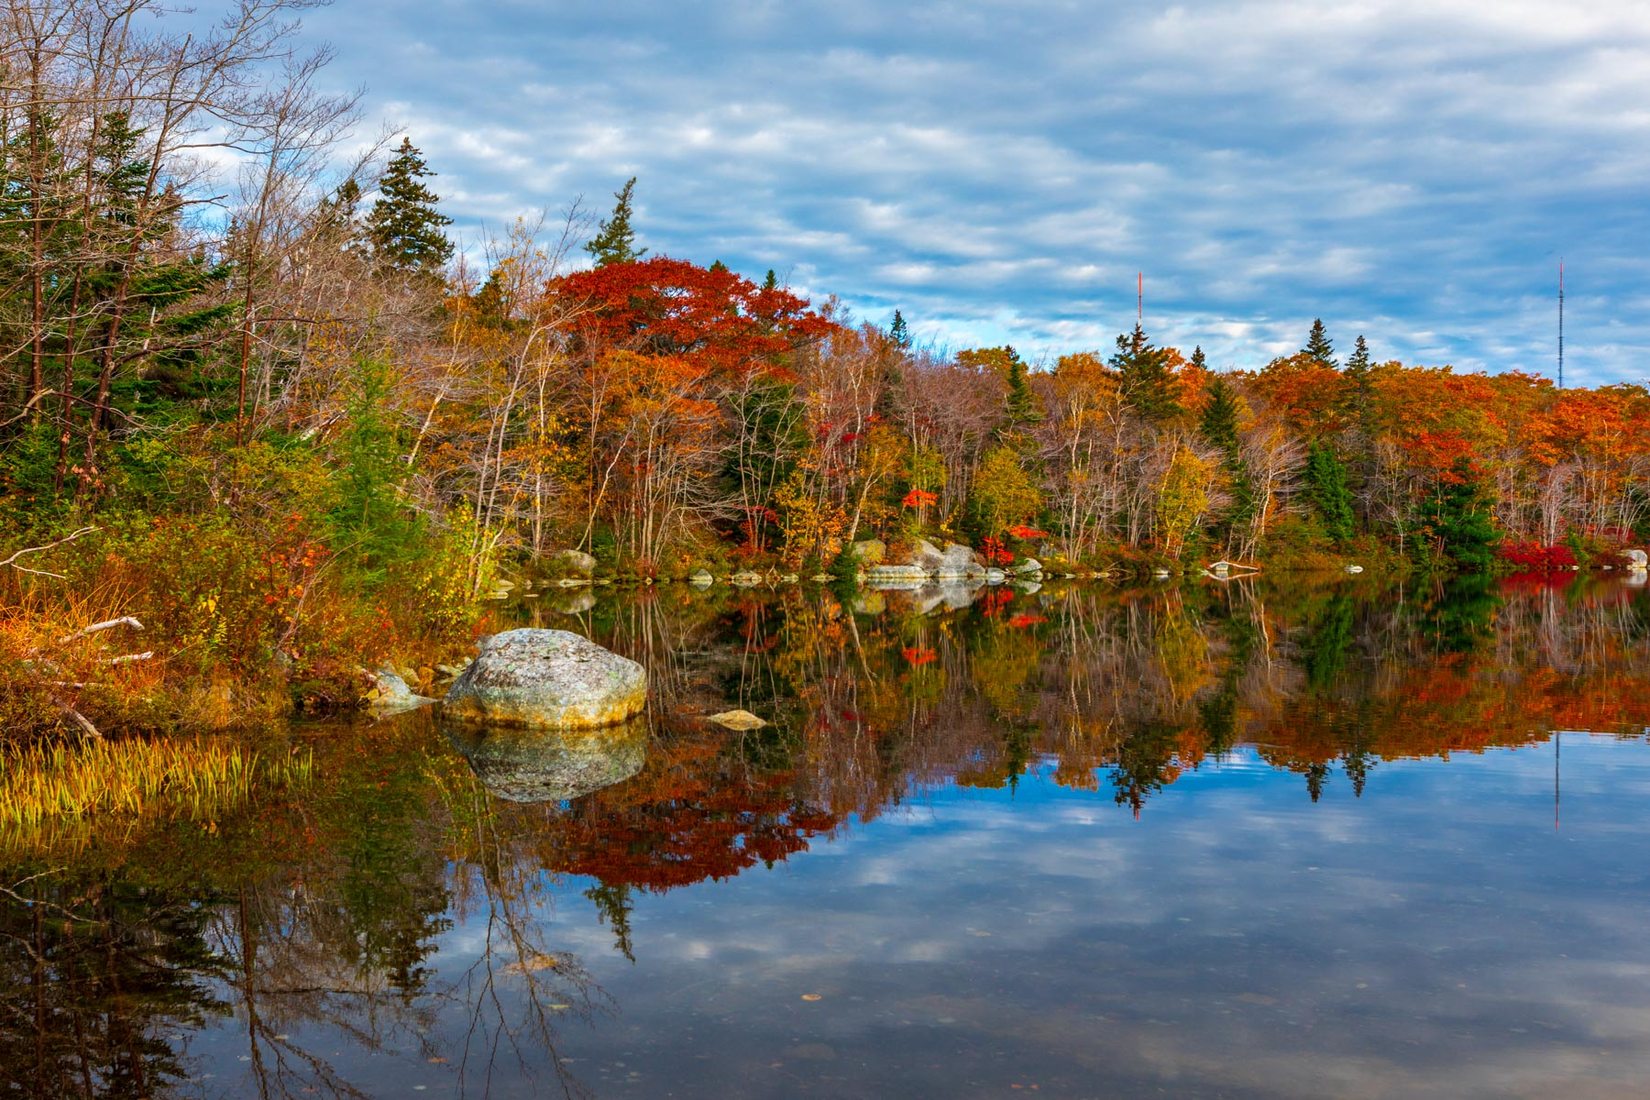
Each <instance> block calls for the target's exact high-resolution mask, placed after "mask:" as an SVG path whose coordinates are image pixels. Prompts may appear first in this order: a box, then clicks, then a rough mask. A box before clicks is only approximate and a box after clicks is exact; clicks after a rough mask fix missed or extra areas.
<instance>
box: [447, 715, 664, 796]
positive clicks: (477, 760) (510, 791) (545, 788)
mask: <svg viewBox="0 0 1650 1100" xmlns="http://www.w3.org/2000/svg"><path fill="white" fill-rule="evenodd" d="M442 731H443V732H444V733H445V734H446V735H447V739H448V740H449V741H451V742H452V744H453V747H454V748H456V749H457V750H458V752H459V754H460V755H461V756H463V757H464V759H465V760H467V761H469V763H470V768H471V769H472V770H473V771H474V772H475V773H476V778H478V779H480V780H481V785H482V786H483V787H486V788H487V790H488V792H489V793H490V794H493V795H495V796H496V797H498V798H502V799H506V800H507V801H510V802H561V801H564V800H566V799H570V798H578V797H580V796H581V795H586V794H589V793H590V792H591V791H597V790H600V789H601V788H603V787H610V786H612V785H613V784H615V783H618V782H620V781H621V780H625V779H629V778H630V777H631V776H633V775H635V774H636V773H637V772H639V771H641V770H642V764H643V762H644V760H645V758H646V755H647V723H646V722H645V721H644V720H642V719H639V718H638V719H633V720H631V721H629V722H625V723H623V724H622V725H617V726H611V727H608V728H606V729H599V730H524V729H506V728H500V727H497V726H471V725H464V724H459V723H445V724H444V725H443V729H442Z"/></svg>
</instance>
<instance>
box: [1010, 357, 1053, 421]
mask: <svg viewBox="0 0 1650 1100" xmlns="http://www.w3.org/2000/svg"><path fill="white" fill-rule="evenodd" d="M1003 350H1005V351H1006V352H1008V399H1007V406H1008V424H1009V427H1010V428H1011V429H1013V428H1018V427H1019V426H1020V425H1022V424H1034V423H1036V422H1037V421H1039V420H1041V419H1042V418H1043V414H1042V412H1040V411H1039V410H1038V408H1037V395H1036V394H1034V393H1032V392H1031V383H1030V382H1029V381H1027V379H1026V365H1025V361H1024V360H1022V359H1021V358H1020V355H1019V353H1018V352H1016V351H1015V350H1014V349H1013V348H1005V349H1003Z"/></svg>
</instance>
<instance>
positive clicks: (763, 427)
mask: <svg viewBox="0 0 1650 1100" xmlns="http://www.w3.org/2000/svg"><path fill="white" fill-rule="evenodd" d="M300 6H301V5H297V4H293V3H289V2H288V0H249V2H247V3H243V4H241V5H239V6H238V7H237V8H235V9H234V10H233V12H232V13H231V14H230V15H229V16H228V17H226V18H225V19H224V20H223V21H221V22H220V23H218V24H216V25H214V27H213V29H211V30H210V32H209V33H200V28H199V27H192V28H186V27H184V26H183V25H181V24H179V25H176V26H174V25H173V24H174V22H176V19H175V18H174V17H167V18H154V16H155V15H156V14H157V13H158V12H159V8H158V6H157V5H154V4H150V3H146V2H142V0H140V2H138V3H134V4H130V5H125V6H121V7H110V6H107V5H102V4H97V3H91V2H88V0H59V2H55V3H46V4H29V5H12V6H11V7H10V8H9V9H8V12H9V14H8V15H7V17H6V18H7V22H6V24H5V27H4V35H5V37H6V47H5V53H4V56H5V58H6V62H5V64H6V69H5V73H4V89H5V93H4V94H5V100H4V103H3V104H0V156H3V158H4V189H3V193H0V340H3V344H0V346H3V347H4V349H5V357H4V361H3V366H0V371H3V374H0V500H3V502H4V509H3V512H4V523H3V526H0V564H3V565H4V566H5V567H6V568H4V569H3V570H0V573H3V574H4V575H3V576H0V584H3V585H4V586H5V588H4V599H5V602H6V607H7V612H6V615H5V618H4V623H3V626H0V649H3V651H4V653H5V656H6V658H7V661H6V663H7V665H8V666H11V665H12V664H13V663H14V661H16V660H24V661H26V660H28V659H29V658H30V655H34V656H36V657H38V655H39V654H40V652H41V649H42V646H43V645H45V644H47V642H48V641H50V640H52V639H57V638H60V637H61V636H64V635H66V634H68V633H72V632H73V631H76V630H79V629H82V628H84V627H85V626H86V625H87V624H89V623H103V622H108V621H113V620H117V619H120V618H121V617H124V616H133V617H137V618H140V619H141V620H142V622H143V624H144V628H145V633H144V634H143V636H142V637H143V641H142V644H141V647H139V646H137V645H136V643H134V645H133V647H132V648H134V649H136V648H142V649H144V650H149V651H152V652H155V653H162V654H164V660H156V661H135V660H134V661H132V662H130V663H128V664H126V665H122V666H120V667H119V668H117V669H115V670H114V673H115V674H116V675H117V676H119V677H124V678H127V679H126V681H123V682H125V683H126V686H127V687H128V688H130V691H128V692H127V695H128V696H130V697H131V698H147V699H153V698H155V697H156V696H155V695H154V693H153V691H152V689H154V688H156V687H157V686H158V685H159V684H161V683H163V682H164V683H165V684H167V685H168V686H169V687H170V688H171V689H174V698H176V697H177V696H176V694H175V692H176V691H179V690H183V689H184V688H185V687H187V690H188V691H189V692H192V693H193V695H192V696H190V701H189V703H188V704H187V705H186V706H183V707H182V708H181V709H182V710H187V711H189V712H190V713H195V714H200V713H203V712H209V711H212V710H214V708H215V709H216V710H217V711H218V712H222V713H229V712H235V713H240V712H245V711H247V710H248V709H249V708H250V709H256V708H257V707H269V708H275V709H280V708H282V707H284V706H286V705H287V702H288V700H289V699H290V698H291V697H293V696H296V697H297V698H298V699H299V700H301V701H307V702H311V703H316V704H345V705H347V704H349V703H350V702H352V701H353V700H354V698H355V697H356V695H357V694H358V692H359V682H358V678H357V677H358V670H359V669H360V668H362V667H366V666H371V665H373V664H374V663H375V662H379V661H382V660H384V659H385V658H386V657H390V656H392V655H393V656H396V657H398V658H400V659H403V660H412V661H414V662H415V663H416V662H418V661H421V660H424V661H434V660H435V659H436V658H438V657H441V656H443V655H450V654H452V653H453V652H455V651H457V650H458V649H460V648H462V646H464V645H466V644H467V643H468V641H469V640H470V639H471V638H472V637H473V635H474V632H475V631H476V629H477V624H478V620H479V617H480V612H479V611H478V610H477V608H478V603H477V601H478V598H479V597H482V596H485V595H487V594H490V593H491V592H492V591H493V589H494V587H495V585H496V584H497V582H498V581H499V580H500V579H501V578H507V577H518V578H519V577H520V576H546V575H549V576H553V575H555V573H556V571H557V570H558V569H562V568H564V565H563V563H564V562H565V561H566V558H565V557H559V556H558V555H559V554H561V553H562V552H564V551H567V550H578V551H582V552H585V553H588V554H590V555H592V556H593V557H594V559H595V561H596V562H597V563H598V566H597V569H598V572H599V575H600V576H602V577H604V578H615V579H617V580H618V581H619V582H620V583H621V584H623V583H642V582H648V583H651V582H653V581H655V580H658V581H664V580H670V579H680V578H682V577H685V576H686V575H688V574H689V573H691V572H694V571H696V570H699V569H704V570H707V571H709V572H711V573H712V574H714V575H717V576H726V575H727V574H728V573H729V572H731V571H733V570H754V571H756V572H758V573H763V574H765V575H768V576H770V577H780V576H789V575H792V574H794V575H796V576H798V577H800V578H803V579H804V580H805V579H807V578H810V577H825V576H829V577H833V578H847V579H849V580H850V581H851V579H852V577H853V575H854V573H855V571H856V568H857V566H858V564H859V563H858V562H857V561H856V560H855V558H854V553H853V547H854V545H855V544H856V543H864V542H866V541H868V540H872V539H875V540H880V541H881V542H882V543H883V544H884V546H885V547H886V548H887V553H888V555H889V556H890V557H891V558H893V557H896V556H897V555H898V554H900V553H901V552H902V550H904V549H907V548H909V547H910V546H912V545H913V544H915V543H916V542H918V541H919V540H923V539H931V540H934V541H936V542H940V541H945V540H950V541H958V542H962V543H965V544H967V545H970V546H972V547H974V548H975V549H977V550H979V551H980V552H981V553H982V554H984V555H986V556H987V557H990V558H993V559H995V560H998V561H1001V562H1003V563H1005V564H1007V563H1010V562H1013V561H1016V560H1020V559H1023V558H1026V557H1030V556H1035V557H1036V558H1038V559H1039V561H1040V562H1041V563H1042V564H1043V565H1044V566H1045V567H1046V568H1048V569H1050V570H1053V571H1063V572H1067V573H1070V574H1073V575H1093V574H1108V575H1112V576H1127V575H1134V574H1139V575H1146V574H1149V573H1150V572H1152V571H1154V570H1168V571H1170V572H1174V573H1178V572H1181V571H1183V570H1185V569H1193V568H1197V567H1200V566H1201V565H1202V564H1204V563H1207V562H1210V561H1213V560H1215V559H1228V560H1232V561H1236V562H1242V563H1248V564H1254V565H1258V566H1260V567H1261V568H1263V569H1265V570H1268V571H1271V572H1278V573H1281V572H1285V571H1289V570H1313V569H1316V570H1338V569H1339V568H1341V567H1342V566H1343V565H1346V564H1351V563H1357V564H1361V565H1363V566H1366V567H1369V568H1372V569H1379V570H1384V571H1388V572H1396V573H1403V572H1418V573H1427V574H1432V575H1444V574H1448V573H1453V572H1484V571H1494V570H1500V571H1509V572H1511V571H1531V570H1534V571H1554V570H1569V569H1571V568H1573V567H1583V568H1587V567H1591V568H1602V567H1605V566H1616V565H1619V564H1620V563H1621V560H1622V559H1620V558H1619V554H1620V552H1621V551H1622V550H1623V548H1625V547H1628V546H1630V545H1633V544H1634V543H1636V542H1642V541H1643V540H1644V538H1645V537H1646V535H1647V533H1650V530H1647V528H1650V392H1647V391H1646V389H1645V388H1644V387H1643V386H1639V385H1617V386H1609V387H1604V388H1599V389H1592V390H1587V389H1567V390H1560V389H1558V388H1557V387H1555V386H1554V384H1553V383H1552V382H1551V381H1550V380H1548V379H1546V378H1540V377H1533V376H1530V375H1526V374H1517V373H1461V372H1457V371H1455V370H1452V369H1451V368H1450V367H1448V366H1447V365H1423V364H1406V363H1401V362H1395V361H1387V360H1383V359H1382V357H1381V355H1380V351H1379V348H1380V338H1381V334H1379V333H1370V334H1361V333H1338V332H1331V331H1329V330H1328V329H1327V328H1326V327H1325V326H1324V325H1323V324H1322V323H1317V324H1314V325H1313V326H1312V327H1311V328H1310V330H1309V331H1307V332H1303V333H1302V334H1301V336H1302V345H1303V346H1302V348H1301V350H1300V351H1299V352H1297V353H1296V354H1292V355H1286V356H1283V357H1280V358H1275V359H1273V360H1272V361H1270V362H1269V363H1267V364H1266V365H1265V366H1264V367H1262V368H1260V369H1258V370H1230V369H1222V368H1221V367H1220V366H1219V365H1218V364H1211V363H1209V362H1208V361H1207V360H1206V358H1205V356H1204V354H1203V352H1202V350H1201V349H1200V348H1197V347H1192V348H1190V349H1187V348H1177V347H1171V346H1165V345H1163V344H1161V343H1159V342H1157V341H1156V340H1154V338H1153V335H1152V333H1151V332H1150V331H1149V327H1150V326H1149V325H1146V326H1143V325H1141V324H1132V325H1131V324H1127V323H1123V324H1119V326H1118V327H1119V328H1121V329H1123V330H1124V331H1122V333H1121V335H1119V336H1118V337H1117V339H1116V342H1115V345H1114V346H1111V347H1103V348H1072V349H1070V350H1069V351H1068V352H1067V353H1065V354H1061V355H1059V356H1057V357H1051V358H1050V359H1048V360H1045V361H1037V362H1027V361H1026V360H1025V359H1024V358H1023V357H1022V356H1021V355H1020V354H1018V353H1017V352H1016V351H1015V349H1014V348H1012V347H981V348H966V349H960V350H950V349H945V348H941V347H936V346H928V345H924V344H922V343H920V342H918V341H916V340H914V339H913V336H912V332H911V327H910V326H911V323H912V322H913V321H914V320H920V319H913V318H907V317H905V316H903V315H902V313H900V312H899V311H895V312H893V313H892V314H891V316H888V317H878V318H874V319H865V318H856V317H854V316H853V315H851V313H850V312H849V311H848V310H847V309H846V308H844V307H843V306H842V305H841V304H840V303H838V302H837V301H836V300H835V299H833V298H829V297H822V296H820V295H819V294H815V295H814V296H813V297H812V299H811V300H810V299H809V298H807V297H804V296H802V295H801V294H798V293H797V292H795V291H794V290H793V289H791V288H789V287H787V286H785V285H783V283H782V282H781V281H780V280H779V279H777V278H776V276H775V273H774V272H773V271H767V272H765V273H760V272H753V273H749V275H748V276H747V275H746V274H741V273H738V272H735V271H732V270H730V269H729V268H728V267H727V266H725V265H724V264H722V263H720V262H719V261H717V260H716V258H715V257H696V258H694V259H692V260H690V259H686V258H677V257H670V256H664V255H656V254H653V253H652V252H650V251H649V250H648V249H647V248H646V247H645V245H646V242H647V236H648V234H647V226H646V225H645V224H638V220H637V218H636V212H635V209H634V205H633V203H634V199H635V195H636V192H637V190H638V189H645V187H646V181H645V180H635V179H632V180H630V181H628V182H623V181H618V182H622V187H621V188H620V189H619V190H618V191H617V192H616V194H615V195H614V202H613V205H612V207H611V209H610V210H609V209H606V203H605V201H604V202H603V203H601V204H598V205H600V206H601V207H603V209H601V210H599V211H594V212H592V213H590V214H586V213H585V212H583V211H582V210H581V209H580V208H579V207H577V206H575V207H574V209H573V212H572V213H570V214H567V215H565V216H561V217H555V218H523V219H521V220H519V221H517V222H516V223H515V224H513V225H510V226H508V227H504V228H502V229H500V230H498V231H497V232H496V233H494V234H492V235H488V236H485V237H483V238H481V239H473V240H467V241H465V242H463V244H464V247H463V248H462V250H461V249H460V248H459V247H458V245H459V242H458V241H457V240H456V239H455V237H454V236H453V235H451V234H450V225H451V223H450V220H449V218H448V216H447V215H445V214H444V213H443V212H442V206H441V199H440V176H439V165H432V164H430V163H428V162H427V160H426V159H425V157H424V155H423V154H422V153H421V151H420V150H419V148H418V147H417V146H416V145H415V144H414V143H413V141H412V140H411V139H410V138H403V137H400V136H399V135H397V137H396V138H392V139H387V140H385V141H383V142H380V143H377V144H371V143H369V146H368V147H367V148H366V150H365V152H362V153H360V154H359V155H358V156H356V157H355V159H354V160H353V161H351V156H352V151H355V150H359V149H360V148H361V145H360V135H359V134H357V133H356V132H355V129H356V122H357V116H358V114H359V111H360V103H359V99H358V97H356V96H353V95H343V96H339V95H335V94H332V93H330V92H328V91H326V90H325V89H326V88H329V87H331V86H332V83H333V81H332V74H330V73H329V72H328V70H327V64H326V63H327V60H328V57H327V53H326V51H325V50H313V49H311V47H310V46H309V45H308V44H306V43H305V42H303V41H302V39H301V37H300V35H299V31H298V28H297V26H296V24H295V23H294V22H293V19H292V16H293V14H294V13H295V11H296V9H297V8H298V7H300ZM840 289H842V290H844V291H847V290H851V289H852V288H840ZM1131 304H1132V303H1131ZM1308 308H1310V307H1308ZM1120 320H1125V319H1120ZM1127 320H1132V318H1129V319H1127ZM1366 335H1367V339H1366ZM4 555H9V557H5V556H4ZM88 659H90V658H88ZM54 660H56V661H57V662H58V667H59V670H60V671H61V673H62V675H60V676H55V677H53V679H55V680H58V681H61V682H62V683H79V682H82V681H84V680H88V679H90V677H89V676H85V675H82V673H84V672H85V669H81V670H80V671H78V672H77V671H76V670H75V667H74V665H75V661H76V660H77V658H76V656H75V653H74V652H70V651H65V652H64V653H63V654H62V655H60V656H59V657H58V658H54ZM8 675H9V674H8ZM22 679H23V680H26V679H28V678H27V677H24V678H22ZM54 690H55V694H54V692H53V691H47V692H45V693H44V695H43V694H42V691H41V690H40V689H39V688H38V686H37V685H36V686H31V685H30V684H29V683H24V682H21V680H20V681H19V682H14V683H12V684H10V685H9V686H8V688H7V690H6V692H5V693H4V702H0V708H4V709H5V711H6V713H5V714H4V717H5V719H6V720H7V721H8V723H10V724H12V725H13V726H14V728H25V727H32V726H36V725H38V724H40V723H42V722H43V723H46V724H47V725H52V724H56V723H59V722H61V721H62V712H63V708H62V706H59V705H57V704H54V703H53V702H52V699H54V698H55V699H56V700H57V703H63V702H64V700H63V698H62V695H63V692H65V691H69V692H72V691H74V690H77V689H73V688H63V687H62V686H61V685H60V686H59V687H58V688H57V689H54ZM133 706H134V709H133V710H131V711H130V712H127V713H121V714H119V715H118V716H117V717H118V719H119V720H121V721H125V722H128V723H132V724H136V725H139V726H145V725H155V724H164V723H165V722H166V721H168V720H170V718H169V714H170V711H169V710H168V706H169V705H162V704H155V706H153V707H150V709H148V710H146V709H145V706H148V704H145V705H144V706H138V705H136V704H134V705H133ZM157 707H158V709H156V708H157ZM174 709H177V708H175V706H174ZM172 717H175V715H172Z"/></svg>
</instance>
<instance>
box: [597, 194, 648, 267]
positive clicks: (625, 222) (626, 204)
mask: <svg viewBox="0 0 1650 1100" xmlns="http://www.w3.org/2000/svg"><path fill="white" fill-rule="evenodd" d="M635 188H636V177H635V176H631V177H630V178H629V179H628V180H626V181H625V185H624V187H623V188H622V189H620V190H618V191H615V192H614V193H613V198H614V199H616V200H617V201H616V202H615V203H614V204H613V213H612V215H611V216H610V217H609V218H608V219H607V220H606V221H604V222H602V223H601V225H600V226H598V227H597V230H596V235H595V236H594V237H592V238H591V239H590V243H589V244H587V245H585V246H584V250H585V251H586V252H588V253H590V254H591V255H592V256H594V257H595V258H596V266H597V267H606V266H607V265H608V264H633V263H635V262H636V261H637V260H639V259H641V258H642V257H643V256H645V255H647V249H645V248H642V249H638V248H637V247H636V231H635V230H634V229H632V228H630V195H631V192H632V191H634V190H635Z"/></svg>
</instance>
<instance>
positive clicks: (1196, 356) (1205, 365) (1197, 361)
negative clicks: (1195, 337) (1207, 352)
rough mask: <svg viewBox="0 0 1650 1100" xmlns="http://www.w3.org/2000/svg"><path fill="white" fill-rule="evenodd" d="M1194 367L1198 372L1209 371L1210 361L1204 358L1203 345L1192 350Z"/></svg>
mask: <svg viewBox="0 0 1650 1100" xmlns="http://www.w3.org/2000/svg"><path fill="white" fill-rule="evenodd" d="M1192 366H1194V367H1196V368H1197V369H1198V370H1208V369H1209V360H1208V359H1206V358H1204V355H1203V345H1202V344H1199V345H1197V347H1195V348H1193V349H1192Z"/></svg>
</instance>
